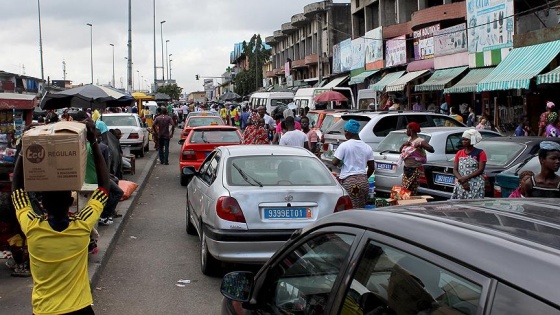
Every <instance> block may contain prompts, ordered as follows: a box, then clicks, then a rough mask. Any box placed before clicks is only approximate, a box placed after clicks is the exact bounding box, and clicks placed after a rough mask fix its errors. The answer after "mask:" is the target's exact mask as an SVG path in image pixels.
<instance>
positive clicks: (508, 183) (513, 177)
mask: <svg viewBox="0 0 560 315" xmlns="http://www.w3.org/2000/svg"><path fill="white" fill-rule="evenodd" d="M549 139H550V138H548V139H547V140H549ZM558 142H560V141H558ZM523 171H532V172H533V173H535V174H538V173H539V172H540V171H541V163H540V161H539V157H538V156H537V155H534V156H531V157H528V158H527V159H525V161H523V162H521V163H519V164H516V165H513V166H512V167H510V168H508V169H506V170H504V171H503V172H501V173H499V174H497V175H496V180H495V181H494V197H496V198H507V197H509V195H511V193H512V192H513V191H514V190H515V189H516V188H517V187H519V174H521V172H523ZM556 174H557V175H560V170H559V171H557V172H556Z"/></svg>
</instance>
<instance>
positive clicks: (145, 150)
mask: <svg viewBox="0 0 560 315" xmlns="http://www.w3.org/2000/svg"><path fill="white" fill-rule="evenodd" d="M149 151H150V142H148V143H146V146H145V147H144V152H149Z"/></svg>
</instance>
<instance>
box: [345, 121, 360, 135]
mask: <svg viewBox="0 0 560 315" xmlns="http://www.w3.org/2000/svg"><path fill="white" fill-rule="evenodd" d="M344 130H345V131H348V132H349V133H352V134H355V135H357V134H359V133H360V123H359V122H357V121H356V120H354V119H350V120H349V121H348V122H347V123H346V124H345V125H344Z"/></svg>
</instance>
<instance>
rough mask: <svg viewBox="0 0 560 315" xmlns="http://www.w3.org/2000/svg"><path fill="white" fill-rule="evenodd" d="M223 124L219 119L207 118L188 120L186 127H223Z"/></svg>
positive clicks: (214, 117)
mask: <svg viewBox="0 0 560 315" xmlns="http://www.w3.org/2000/svg"><path fill="white" fill-rule="evenodd" d="M223 124H224V122H223V120H222V119H221V118H220V117H216V116H208V117H204V118H203V117H199V118H194V117H193V118H190V119H189V122H188V123H187V126H189V127H200V126H210V125H223Z"/></svg>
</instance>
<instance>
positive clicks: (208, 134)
mask: <svg viewBox="0 0 560 315" xmlns="http://www.w3.org/2000/svg"><path fill="white" fill-rule="evenodd" d="M189 143H241V138H240V137H239V133H237V131H235V130H195V131H194V132H193V133H192V135H191V138H190V140H189Z"/></svg>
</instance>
